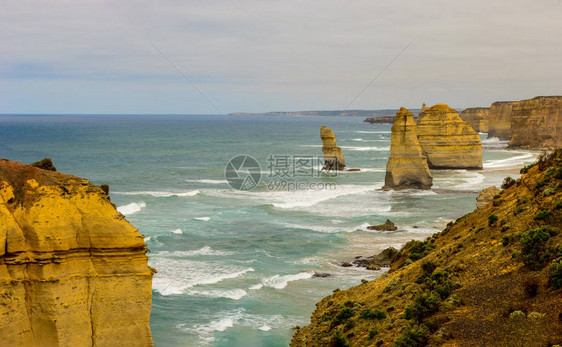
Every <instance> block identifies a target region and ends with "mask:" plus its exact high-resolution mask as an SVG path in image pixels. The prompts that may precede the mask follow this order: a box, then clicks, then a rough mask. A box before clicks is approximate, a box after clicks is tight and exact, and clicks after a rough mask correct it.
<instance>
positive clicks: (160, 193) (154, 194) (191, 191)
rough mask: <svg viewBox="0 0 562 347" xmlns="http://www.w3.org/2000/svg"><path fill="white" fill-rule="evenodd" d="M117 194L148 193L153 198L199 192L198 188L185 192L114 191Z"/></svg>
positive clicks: (190, 194) (189, 194) (188, 194)
mask: <svg viewBox="0 0 562 347" xmlns="http://www.w3.org/2000/svg"><path fill="white" fill-rule="evenodd" d="M112 194H117V195H148V196H153V197H155V198H168V197H170V196H181V197H185V196H195V195H197V194H199V190H189V191H186V192H168V191H139V192H114V193H112Z"/></svg>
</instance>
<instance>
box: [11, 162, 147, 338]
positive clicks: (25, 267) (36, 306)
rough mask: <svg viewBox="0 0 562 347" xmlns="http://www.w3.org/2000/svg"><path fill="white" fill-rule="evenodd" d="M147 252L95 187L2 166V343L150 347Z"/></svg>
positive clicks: (72, 178)
mask: <svg viewBox="0 0 562 347" xmlns="http://www.w3.org/2000/svg"><path fill="white" fill-rule="evenodd" d="M146 252H147V249H146V246H145V243H144V239H143V236H142V235H141V234H139V233H138V231H137V230H136V229H135V228H134V227H133V226H132V225H131V224H129V223H128V222H127V221H126V220H125V218H124V217H123V215H121V214H120V213H119V212H117V211H116V210H115V207H114V206H113V205H112V204H111V202H110V201H109V199H108V197H107V195H106V194H105V193H104V192H103V191H102V190H101V188H99V187H97V186H95V185H93V184H91V183H90V182H88V181H87V180H84V179H82V178H79V177H75V176H71V175H64V174H61V173H59V172H55V171H48V170H42V169H39V168H35V167H32V166H30V165H25V164H21V163H18V162H13V161H7V160H4V159H0V336H1V342H0V344H2V345H5V346H94V345H96V346H116V345H123V344H126V345H128V346H151V345H152V337H151V333H150V327H149V317H150V309H151V301H152V289H151V285H152V275H153V270H152V269H151V268H150V267H148V265H147V260H148V257H147V256H146V254H145V253H146Z"/></svg>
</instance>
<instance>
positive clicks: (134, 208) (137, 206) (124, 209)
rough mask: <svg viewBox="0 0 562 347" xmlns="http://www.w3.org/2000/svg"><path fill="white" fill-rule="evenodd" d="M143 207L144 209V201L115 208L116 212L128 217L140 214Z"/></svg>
mask: <svg viewBox="0 0 562 347" xmlns="http://www.w3.org/2000/svg"><path fill="white" fill-rule="evenodd" d="M145 207H146V203H145V202H144V201H141V202H138V203H136V202H132V203H130V204H127V205H123V206H119V207H117V211H119V212H121V213H122V214H124V215H125V216H128V215H131V214H133V213H137V212H140V211H141V210H142V209H143V208H145Z"/></svg>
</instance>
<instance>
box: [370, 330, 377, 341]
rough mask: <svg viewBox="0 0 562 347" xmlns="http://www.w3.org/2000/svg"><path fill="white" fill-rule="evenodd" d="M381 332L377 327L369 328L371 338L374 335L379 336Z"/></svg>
mask: <svg viewBox="0 0 562 347" xmlns="http://www.w3.org/2000/svg"><path fill="white" fill-rule="evenodd" d="M378 333H379V332H378V331H377V329H376V328H371V329H369V338H370V339H372V338H373V337H375V336H377V334H378Z"/></svg>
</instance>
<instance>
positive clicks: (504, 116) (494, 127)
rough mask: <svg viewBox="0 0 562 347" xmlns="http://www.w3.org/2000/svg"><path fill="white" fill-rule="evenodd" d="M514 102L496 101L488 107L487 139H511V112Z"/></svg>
mask: <svg viewBox="0 0 562 347" xmlns="http://www.w3.org/2000/svg"><path fill="white" fill-rule="evenodd" d="M513 104H515V102H513V101H497V102H494V103H493V104H492V105H491V106H490V111H489V112H488V138H489V139H490V138H492V137H497V138H498V139H500V140H509V139H510V138H511V110H512V107H513Z"/></svg>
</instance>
